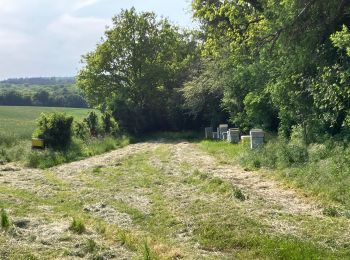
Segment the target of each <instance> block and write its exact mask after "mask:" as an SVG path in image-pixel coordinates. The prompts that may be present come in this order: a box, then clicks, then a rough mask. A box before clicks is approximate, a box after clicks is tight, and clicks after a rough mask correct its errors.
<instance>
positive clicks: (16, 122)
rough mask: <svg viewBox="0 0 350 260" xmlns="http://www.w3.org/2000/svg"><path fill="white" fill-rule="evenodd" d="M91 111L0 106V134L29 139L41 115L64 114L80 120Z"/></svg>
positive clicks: (83, 109)
mask: <svg viewBox="0 0 350 260" xmlns="http://www.w3.org/2000/svg"><path fill="white" fill-rule="evenodd" d="M91 110H92V109H85V108H62V107H59V108H58V107H17V106H0V134H1V133H2V134H5V135H15V136H16V137H18V138H22V139H24V138H30V137H31V135H32V133H33V131H34V129H35V127H36V119H37V118H38V117H39V116H40V114H41V113H46V112H54V111H58V112H65V113H67V114H68V115H72V116H74V119H75V120H81V119H82V118H84V117H85V116H86V115H87V114H88V113H89V111H91Z"/></svg>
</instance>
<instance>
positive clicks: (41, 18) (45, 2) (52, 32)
mask: <svg viewBox="0 0 350 260" xmlns="http://www.w3.org/2000/svg"><path fill="white" fill-rule="evenodd" d="M133 6H134V7H135V8H136V10H137V11H153V12H155V13H156V14H157V15H158V16H163V17H167V18H169V19H170V20H171V21H172V22H174V23H175V24H177V25H179V26H182V27H194V24H193V22H192V18H191V12H190V0H176V1H174V0H0V79H6V78H13V77H38V76H50V77H51V76H74V75H76V74H77V72H78V71H79V68H81V66H82V64H81V62H80V60H81V55H83V54H85V53H87V52H89V51H92V50H94V48H95V46H96V44H97V43H98V42H99V41H100V40H101V37H102V36H103V33H104V31H105V29H106V26H108V25H111V18H112V17H113V16H114V15H116V14H118V13H119V12H120V10H121V9H127V8H131V7H133Z"/></svg>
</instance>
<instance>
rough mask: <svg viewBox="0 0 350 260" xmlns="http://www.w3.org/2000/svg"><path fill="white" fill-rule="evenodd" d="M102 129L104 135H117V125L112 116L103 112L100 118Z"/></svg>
mask: <svg viewBox="0 0 350 260" xmlns="http://www.w3.org/2000/svg"><path fill="white" fill-rule="evenodd" d="M101 119H102V128H103V132H104V133H105V134H111V135H117V134H118V130H119V129H118V124H117V122H116V121H115V120H114V118H113V117H112V114H111V113H109V112H105V113H103V114H102V116H101Z"/></svg>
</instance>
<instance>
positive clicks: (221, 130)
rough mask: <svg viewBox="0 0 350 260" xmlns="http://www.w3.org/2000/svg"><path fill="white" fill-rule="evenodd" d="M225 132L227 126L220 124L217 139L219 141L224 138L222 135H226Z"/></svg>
mask: <svg viewBox="0 0 350 260" xmlns="http://www.w3.org/2000/svg"><path fill="white" fill-rule="evenodd" d="M227 131H228V125H226V124H221V125H219V132H220V133H219V138H220V139H221V140H224V136H223V134H224V133H226V134H227ZM225 140H226V138H225Z"/></svg>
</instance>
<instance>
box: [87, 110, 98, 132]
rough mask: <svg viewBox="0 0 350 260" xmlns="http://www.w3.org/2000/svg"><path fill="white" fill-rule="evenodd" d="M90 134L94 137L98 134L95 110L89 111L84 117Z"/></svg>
mask: <svg viewBox="0 0 350 260" xmlns="http://www.w3.org/2000/svg"><path fill="white" fill-rule="evenodd" d="M84 122H85V123H86V125H87V127H88V129H89V131H90V135H91V136H94V137H96V136H97V134H98V117H97V115H96V113H95V112H93V111H91V112H90V113H89V114H88V116H87V117H86V118H85V119H84Z"/></svg>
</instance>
